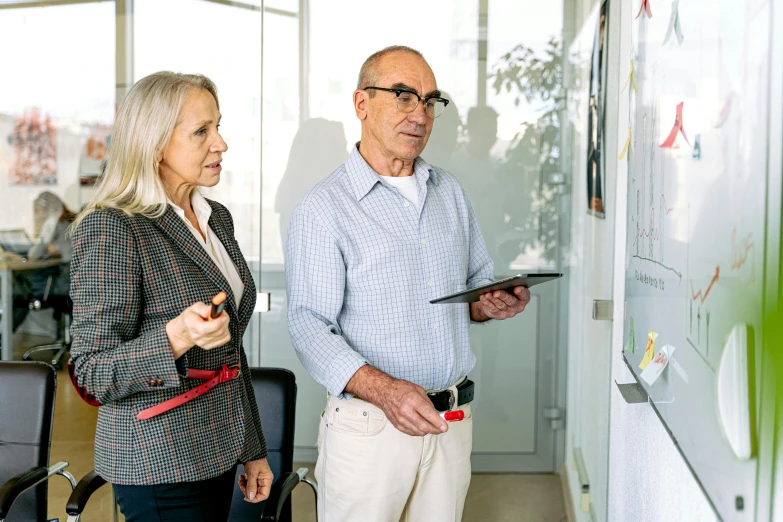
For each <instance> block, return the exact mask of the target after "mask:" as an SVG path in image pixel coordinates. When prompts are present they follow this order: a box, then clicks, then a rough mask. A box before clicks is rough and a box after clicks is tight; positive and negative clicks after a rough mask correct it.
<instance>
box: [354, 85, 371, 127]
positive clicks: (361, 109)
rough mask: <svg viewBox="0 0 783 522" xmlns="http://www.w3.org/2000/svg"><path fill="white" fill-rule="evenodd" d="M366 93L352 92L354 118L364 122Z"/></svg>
mask: <svg viewBox="0 0 783 522" xmlns="http://www.w3.org/2000/svg"><path fill="white" fill-rule="evenodd" d="M367 102H368V99H367V91H363V90H356V91H353V108H354V110H355V111H356V117H357V118H359V119H360V120H362V121H364V120H366V119H367Z"/></svg>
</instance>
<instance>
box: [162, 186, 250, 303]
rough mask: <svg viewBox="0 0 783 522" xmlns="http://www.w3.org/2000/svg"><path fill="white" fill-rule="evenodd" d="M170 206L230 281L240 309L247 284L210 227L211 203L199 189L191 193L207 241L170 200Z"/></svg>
mask: <svg viewBox="0 0 783 522" xmlns="http://www.w3.org/2000/svg"><path fill="white" fill-rule="evenodd" d="M169 205H171V208H173V209H174V212H176V213H177V215H178V216H179V217H181V218H182V221H184V222H185V225H187V227H188V228H189V229H190V231H191V232H193V236H194V237H195V238H196V241H197V242H198V244H199V245H201V246H202V247H204V250H205V251H206V252H207V254H209V257H210V258H211V259H212V261H213V262H214V263H215V265H217V267H218V269H219V270H220V273H221V274H223V277H225V278H226V281H228V284H229V286H230V287H231V291H232V292H233V293H234V298H235V299H236V303H235V304H236V308H237V309H239V303H240V301H242V294H243V293H244V291H245V284H244V283H243V282H242V278H241V277H239V272H238V271H237V267H236V266H235V265H234V262H233V261H232V260H231V256H229V255H228V252H226V248H225V247H224V246H223V243H221V242H220V239H218V237H217V236H216V235H215V232H214V231H213V230H212V229H211V228H210V227H209V217H210V216H211V215H212V207H210V206H209V202H208V201H207V200H206V199H204V196H202V195H201V193H200V192H199V191H198V190H197V189H194V190H193V192H192V193H191V196H190V205H191V206H192V207H193V212H195V213H196V220H197V221H198V225H199V227H200V228H201V231H202V232H204V236H206V239H204V238H203V237H202V236H201V234H200V233H199V231H198V229H196V227H194V226H193V224H192V223H191V222H190V220H188V218H186V217H185V211H184V210H182V209H181V208H179V207H178V206H177V205H175V204H174V203H172V201H171V200H170V199H169Z"/></svg>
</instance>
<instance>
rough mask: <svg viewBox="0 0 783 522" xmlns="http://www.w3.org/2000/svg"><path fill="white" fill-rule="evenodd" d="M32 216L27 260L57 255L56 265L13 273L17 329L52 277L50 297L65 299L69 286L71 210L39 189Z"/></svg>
mask: <svg viewBox="0 0 783 522" xmlns="http://www.w3.org/2000/svg"><path fill="white" fill-rule="evenodd" d="M33 216H34V223H35V231H34V232H35V233H36V235H37V236H38V240H37V241H36V243H35V244H34V245H33V246H32V247H31V248H30V251H29V252H28V253H27V259H28V260H29V261H37V260H41V259H46V258H49V257H59V258H60V264H59V265H58V266H53V267H47V268H41V269H37V270H21V271H17V272H14V321H13V327H14V330H16V329H17V328H18V327H19V325H21V324H22V321H24V319H25V317H27V313H28V311H29V303H30V300H31V299H33V298H39V299H40V298H42V297H44V294H46V293H47V292H46V285H47V283H48V282H49V277H50V276H51V278H52V282H51V285H50V286H49V292H48V295H47V296H48V297H49V298H53V297H55V298H59V297H62V298H63V299H67V298H68V291H69V287H70V273H69V272H70V262H71V239H70V237H69V235H68V227H70V226H71V223H73V220H74V218H75V217H76V215H75V214H74V213H73V212H71V210H70V209H68V207H66V206H65V204H64V203H63V202H62V200H61V199H60V198H59V197H58V196H57V195H56V194H53V193H51V192H48V191H47V192H41V193H40V194H39V195H38V197H37V198H35V201H34V202H33Z"/></svg>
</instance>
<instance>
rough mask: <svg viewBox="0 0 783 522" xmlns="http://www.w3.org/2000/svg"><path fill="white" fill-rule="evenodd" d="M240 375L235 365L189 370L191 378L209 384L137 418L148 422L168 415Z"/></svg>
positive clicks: (146, 411) (153, 407)
mask: <svg viewBox="0 0 783 522" xmlns="http://www.w3.org/2000/svg"><path fill="white" fill-rule="evenodd" d="M240 373H241V372H240V370H239V365H238V364H235V365H233V366H227V365H225V364H224V365H223V368H221V369H220V370H214V371H213V370H195V369H189V370H188V377H189V378H191V379H203V380H206V381H207V382H205V383H204V384H202V385H201V386H198V387H196V388H193V389H192V390H190V391H186V392H185V393H182V394H180V395H177V396H176V397H174V398H173V399H169V400H167V401H164V402H161V403H160V404H157V405H155V406H152V407H150V408H147V409H146V410H142V411H140V412H139V414H138V415H136V418H137V419H139V420H147V419H151V418H152V417H155V416H158V415H160V414H161V413H166V412H167V411H169V410H173V409H174V408H176V407H178V406H182V405H183V404H185V403H186V402H190V401H192V400H193V399H196V398H198V397H200V396H202V395H204V394H205V393H207V392H208V391H209V390H211V389H212V388H214V387H215V386H217V385H218V384H221V383H224V382H228V381H233V380H234V379H236V378H237V377H239V374H240Z"/></svg>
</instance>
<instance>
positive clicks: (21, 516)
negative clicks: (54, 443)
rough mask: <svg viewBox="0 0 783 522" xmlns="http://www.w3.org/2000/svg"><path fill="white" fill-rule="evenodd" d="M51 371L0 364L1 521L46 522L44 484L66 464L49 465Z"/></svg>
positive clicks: (36, 365) (32, 365)
mask: <svg viewBox="0 0 783 522" xmlns="http://www.w3.org/2000/svg"><path fill="white" fill-rule="evenodd" d="M56 383H57V381H56V377H55V372H54V368H52V367H51V366H49V365H48V364H45V363H41V362H35V361H30V362H22V361H15V362H10V361H8V362H0V396H2V397H3V400H2V401H0V419H2V422H0V522H33V521H34V522H43V521H44V520H47V516H46V511H47V507H48V506H47V493H48V487H47V485H48V483H47V480H48V479H49V478H50V477H52V476H53V475H62V476H63V477H65V478H67V479H68V481H69V482H70V483H71V487H76V480H75V479H74V478H73V476H72V475H71V474H70V473H68V472H67V471H65V468H66V467H67V466H68V463H67V462H58V463H57V464H54V465H52V466H50V465H49V448H50V443H51V439H52V421H53V418H54V396H55V390H56V388H57V386H56Z"/></svg>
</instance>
